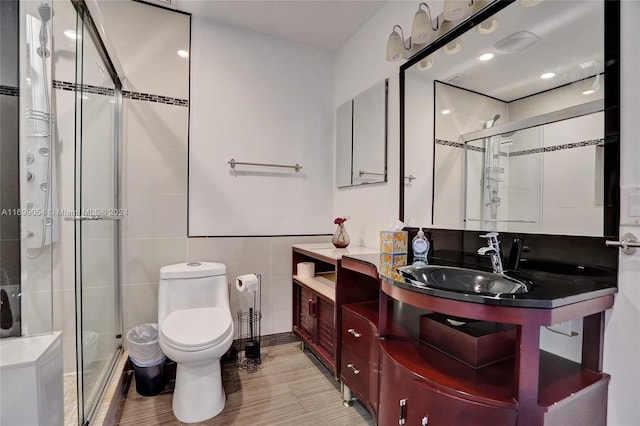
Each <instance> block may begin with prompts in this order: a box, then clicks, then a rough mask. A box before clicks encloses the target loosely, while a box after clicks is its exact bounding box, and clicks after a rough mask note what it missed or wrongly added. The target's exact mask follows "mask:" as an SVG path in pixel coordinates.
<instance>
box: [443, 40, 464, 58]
mask: <svg viewBox="0 0 640 426" xmlns="http://www.w3.org/2000/svg"><path fill="white" fill-rule="evenodd" d="M461 50H462V44H460V43H458V42H457V41H452V42H451V43H449V44H447V45H445V46H444V47H443V48H442V52H444V53H446V54H447V55H454V54H456V53H458V52H460V51H461Z"/></svg>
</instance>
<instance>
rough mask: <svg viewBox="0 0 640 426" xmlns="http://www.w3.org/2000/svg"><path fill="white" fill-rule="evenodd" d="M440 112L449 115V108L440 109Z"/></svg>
mask: <svg viewBox="0 0 640 426" xmlns="http://www.w3.org/2000/svg"><path fill="white" fill-rule="evenodd" d="M440 114H442V115H449V114H451V110H450V109H443V110H442V111H440Z"/></svg>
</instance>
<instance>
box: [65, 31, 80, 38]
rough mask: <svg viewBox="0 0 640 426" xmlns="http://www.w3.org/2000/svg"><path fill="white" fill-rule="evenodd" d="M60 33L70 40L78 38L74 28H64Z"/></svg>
mask: <svg viewBox="0 0 640 426" xmlns="http://www.w3.org/2000/svg"><path fill="white" fill-rule="evenodd" d="M62 33H63V34H64V35H65V36H67V37H68V38H70V39H71V40H76V39H77V38H78V33H77V32H75V31H74V30H64V31H63V32H62Z"/></svg>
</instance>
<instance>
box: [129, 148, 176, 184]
mask: <svg viewBox="0 0 640 426" xmlns="http://www.w3.org/2000/svg"><path fill="white" fill-rule="evenodd" d="M126 180H127V191H128V192H158V193H160V192H161V193H186V192H187V151H186V150H181V149H160V148H156V149H150V148H148V147H142V146H130V147H128V149H127V156H126Z"/></svg>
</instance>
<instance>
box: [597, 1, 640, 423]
mask: <svg viewBox="0 0 640 426" xmlns="http://www.w3.org/2000/svg"><path fill="white" fill-rule="evenodd" d="M621 7H622V11H621V25H620V31H621V34H622V42H621V56H622V58H621V66H622V69H621V81H620V87H621V90H620V92H621V99H620V103H621V105H620V110H621V113H622V116H621V125H622V128H621V130H622V134H621V147H620V151H621V155H620V158H621V159H620V169H621V182H620V183H621V184H622V185H636V186H637V185H640V168H639V167H638V163H640V144H639V143H638V134H640V123H639V122H638V111H640V75H638V69H640V56H638V54H637V53H638V52H637V46H636V44H637V43H636V42H637V39H638V27H640V2H636V1H622V2H621ZM626 232H633V233H634V234H635V235H636V236H639V234H640V228H638V227H637V226H636V227H632V226H621V227H620V235H623V234H624V233H626ZM639 283H640V253H638V252H636V254H634V255H633V256H626V255H623V254H621V255H620V263H619V274H618V294H617V295H616V301H615V305H614V308H613V309H612V310H611V311H609V312H608V315H607V323H606V329H605V339H604V343H605V348H604V371H605V372H607V373H609V374H611V383H610V385H609V411H608V422H609V423H608V424H609V425H611V426H632V425H638V424H640V404H638V396H637V395H638V385H639V384H640V362H639V360H640V333H638V325H639V324H640V285H638V284H639Z"/></svg>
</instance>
